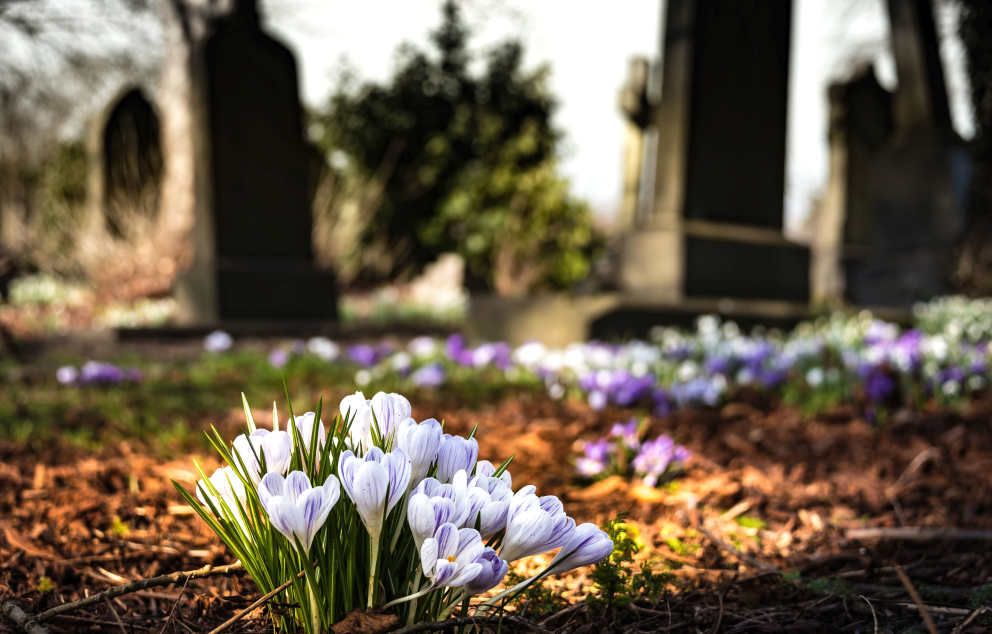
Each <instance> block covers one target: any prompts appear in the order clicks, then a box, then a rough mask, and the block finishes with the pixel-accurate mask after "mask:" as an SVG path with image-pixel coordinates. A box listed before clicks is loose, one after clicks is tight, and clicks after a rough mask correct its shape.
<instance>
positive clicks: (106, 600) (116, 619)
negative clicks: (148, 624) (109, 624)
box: [103, 597, 127, 634]
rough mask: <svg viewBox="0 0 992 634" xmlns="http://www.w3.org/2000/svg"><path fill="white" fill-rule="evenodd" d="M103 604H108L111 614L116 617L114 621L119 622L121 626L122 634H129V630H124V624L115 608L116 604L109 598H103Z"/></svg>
mask: <svg viewBox="0 0 992 634" xmlns="http://www.w3.org/2000/svg"><path fill="white" fill-rule="evenodd" d="M103 602H104V603H106V604H107V607H108V608H110V613H111V614H113V615H114V620H115V621H117V625H119V626H120V628H121V634H127V629H125V628H124V622H123V621H121V617H120V615H119V614H117V610H116V609H115V608H114V604H113V603H111V602H110V599H108V598H107V597H103Z"/></svg>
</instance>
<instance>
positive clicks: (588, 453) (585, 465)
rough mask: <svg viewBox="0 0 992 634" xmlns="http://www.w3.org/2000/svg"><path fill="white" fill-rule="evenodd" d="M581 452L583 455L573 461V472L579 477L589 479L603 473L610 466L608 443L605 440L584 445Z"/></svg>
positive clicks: (601, 439)
mask: <svg viewBox="0 0 992 634" xmlns="http://www.w3.org/2000/svg"><path fill="white" fill-rule="evenodd" d="M582 451H583V452H584V453H585V455H584V456H582V457H581V458H579V459H578V460H576V461H575V470H576V471H578V473H579V475H582V476H585V477H587V478H591V477H593V476H597V475H599V474H601V473H603V472H604V471H606V469H607V467H609V466H610V443H609V441H608V440H607V439H606V438H600V439H599V440H597V441H596V442H587V443H585V444H584V445H583V446H582Z"/></svg>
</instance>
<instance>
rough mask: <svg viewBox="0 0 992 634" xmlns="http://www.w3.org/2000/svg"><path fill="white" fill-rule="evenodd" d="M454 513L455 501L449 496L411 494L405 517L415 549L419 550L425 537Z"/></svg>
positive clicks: (432, 534)
mask: <svg viewBox="0 0 992 634" xmlns="http://www.w3.org/2000/svg"><path fill="white" fill-rule="evenodd" d="M445 486H449V485H445ZM454 514H455V503H454V501H453V500H452V499H451V498H449V497H445V496H442V495H436V496H433V497H430V496H428V495H427V494H426V493H414V494H413V495H411V496H410V502H409V504H408V505H407V509H406V518H407V523H408V524H409V526H410V532H411V533H413V541H414V543H415V544H416V545H417V550H418V551H419V550H420V547H421V546H422V545H423V544H424V540H425V539H428V538H430V537H433V536H434V533H436V532H437V529H438V528H439V527H440V526H441V525H442V524H446V523H448V521H449V520H451V518H452V517H453V516H454Z"/></svg>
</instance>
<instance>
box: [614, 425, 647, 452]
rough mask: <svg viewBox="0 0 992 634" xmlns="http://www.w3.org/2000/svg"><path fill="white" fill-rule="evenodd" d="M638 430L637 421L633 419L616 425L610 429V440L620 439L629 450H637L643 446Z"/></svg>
mask: <svg viewBox="0 0 992 634" xmlns="http://www.w3.org/2000/svg"><path fill="white" fill-rule="evenodd" d="M637 428H638V424H637V421H636V420H634V419H633V418H631V419H630V420H629V421H627V422H626V423H614V424H613V427H612V428H611V429H610V438H620V439H622V440H623V445H624V447H626V448H627V449H637V448H638V447H640V446H641V439H640V437H639V435H638V429H637Z"/></svg>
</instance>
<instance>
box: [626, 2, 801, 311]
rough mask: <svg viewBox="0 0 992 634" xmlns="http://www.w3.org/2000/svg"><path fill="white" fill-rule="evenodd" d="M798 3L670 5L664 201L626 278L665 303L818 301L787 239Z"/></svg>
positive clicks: (663, 105)
mask: <svg viewBox="0 0 992 634" xmlns="http://www.w3.org/2000/svg"><path fill="white" fill-rule="evenodd" d="M791 15H792V2H791V0H705V1H704V0H671V1H670V2H668V8H667V18H666V21H665V34H664V40H663V47H664V59H663V62H662V63H663V77H662V84H661V86H662V87H661V99H660V102H659V103H658V104H657V106H656V107H655V109H654V113H653V114H654V116H653V125H654V127H655V129H656V131H657V153H656V157H657V158H656V162H655V170H656V172H655V178H654V195H653V204H652V208H651V210H650V213H648V214H646V215H645V217H643V218H639V219H638V222H637V223H636V228H635V230H634V231H633V232H631V234H630V235H629V236H627V238H626V240H625V242H624V248H623V252H622V258H621V263H620V275H619V278H620V279H619V281H620V285H621V287H622V288H623V289H624V290H625V291H627V292H628V293H632V294H637V295H639V296H643V297H652V298H654V299H656V300H658V301H668V302H672V301H674V302H678V301H683V300H685V299H688V298H713V299H719V298H734V299H746V300H755V299H767V300H784V301H792V302H806V301H808V299H809V253H808V250H807V249H806V248H805V247H802V246H800V245H797V244H794V243H791V242H789V241H788V240H786V239H785V237H784V236H783V235H782V223H783V215H784V213H783V200H784V184H785V130H786V102H787V97H788V74H789V43H790V28H791Z"/></svg>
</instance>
